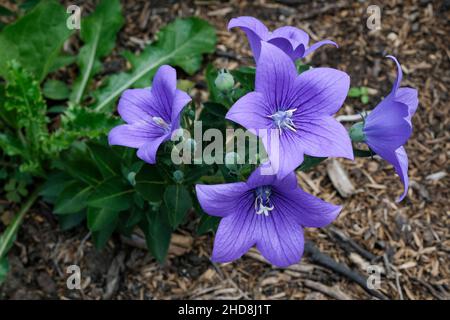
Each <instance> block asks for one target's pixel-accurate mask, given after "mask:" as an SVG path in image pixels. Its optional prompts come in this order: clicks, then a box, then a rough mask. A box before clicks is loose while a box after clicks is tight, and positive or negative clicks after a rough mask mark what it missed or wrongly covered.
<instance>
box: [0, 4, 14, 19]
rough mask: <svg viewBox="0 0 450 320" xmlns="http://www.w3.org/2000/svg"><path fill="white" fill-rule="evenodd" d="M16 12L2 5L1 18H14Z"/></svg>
mask: <svg viewBox="0 0 450 320" xmlns="http://www.w3.org/2000/svg"><path fill="white" fill-rule="evenodd" d="M13 15H14V12H13V11H11V10H9V9H8V8H6V7H4V6H2V5H0V16H5V17H10V16H13Z"/></svg>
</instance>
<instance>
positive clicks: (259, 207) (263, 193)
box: [255, 186, 274, 216]
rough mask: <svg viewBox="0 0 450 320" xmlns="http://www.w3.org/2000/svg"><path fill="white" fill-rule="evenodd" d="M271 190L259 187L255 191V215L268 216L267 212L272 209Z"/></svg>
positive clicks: (268, 187) (266, 187) (267, 187)
mask: <svg viewBox="0 0 450 320" xmlns="http://www.w3.org/2000/svg"><path fill="white" fill-rule="evenodd" d="M271 195H272V188H271V187H270V186H261V187H258V188H256V190H255V211H256V214H264V215H265V216H269V212H270V211H272V210H273V209H274V206H273V204H272V201H270V196H271Z"/></svg>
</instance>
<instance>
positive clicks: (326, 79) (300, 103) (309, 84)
mask: <svg viewBox="0 0 450 320" xmlns="http://www.w3.org/2000/svg"><path fill="white" fill-rule="evenodd" d="M349 88H350V77H349V76H348V75H347V74H346V73H345V72H342V71H339V70H336V69H332V68H314V69H312V70H309V71H305V72H303V73H302V74H300V75H299V76H298V77H297V78H296V79H295V83H294V88H293V92H292V94H291V100H290V101H289V102H288V103H287V104H288V105H289V106H290V107H291V108H293V107H295V108H297V112H295V113H294V115H295V116H296V117H299V118H305V117H317V116H319V115H328V116H329V115H333V114H335V113H336V112H337V111H338V110H339V108H340V107H341V106H342V104H343V103H344V101H345V98H346V97H347V93H348V90H349Z"/></svg>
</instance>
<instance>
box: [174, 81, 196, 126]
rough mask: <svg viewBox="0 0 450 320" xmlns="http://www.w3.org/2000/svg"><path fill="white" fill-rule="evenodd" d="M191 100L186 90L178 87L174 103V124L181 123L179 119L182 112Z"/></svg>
mask: <svg viewBox="0 0 450 320" xmlns="http://www.w3.org/2000/svg"><path fill="white" fill-rule="evenodd" d="M191 100H192V98H191V97H190V96H189V95H188V94H187V93H186V92H184V91H181V90H178V89H177V90H176V91H175V97H174V99H173V103H172V115H171V117H172V126H174V125H178V124H179V121H177V120H179V116H180V113H181V111H182V110H183V108H184V107H185V106H186V105H187V104H188V103H189V102H190V101H191ZM174 122H176V123H174ZM172 129H173V128H172Z"/></svg>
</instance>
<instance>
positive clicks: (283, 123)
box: [269, 108, 297, 132]
mask: <svg viewBox="0 0 450 320" xmlns="http://www.w3.org/2000/svg"><path fill="white" fill-rule="evenodd" d="M295 111H297V108H295V109H289V110H286V111H277V112H275V113H274V114H273V115H271V116H269V118H271V119H272V120H273V122H274V123H275V125H276V126H277V127H278V129H280V130H281V129H289V130H291V131H294V132H296V131H297V130H296V128H295V124H294V122H293V121H292V115H293V114H294V112H295Z"/></svg>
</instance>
